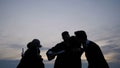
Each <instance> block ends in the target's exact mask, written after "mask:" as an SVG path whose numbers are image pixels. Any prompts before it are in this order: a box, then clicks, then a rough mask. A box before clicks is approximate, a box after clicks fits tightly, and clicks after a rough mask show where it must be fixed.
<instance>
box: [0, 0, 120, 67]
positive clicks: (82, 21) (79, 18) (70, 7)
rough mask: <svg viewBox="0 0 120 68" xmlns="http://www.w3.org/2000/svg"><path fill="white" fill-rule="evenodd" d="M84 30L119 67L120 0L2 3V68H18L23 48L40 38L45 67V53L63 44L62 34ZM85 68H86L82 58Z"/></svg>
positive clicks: (50, 64) (16, 0)
mask: <svg viewBox="0 0 120 68" xmlns="http://www.w3.org/2000/svg"><path fill="white" fill-rule="evenodd" d="M77 30H85V31H86V33H87V35H88V39H89V40H92V41H94V42H96V43H97V44H98V45H99V46H100V48H101V50H102V52H103V54H104V56H105V59H106V61H107V62H108V64H109V66H110V68H119V67H120V0H0V68H16V66H17V64H18V63H19V61H20V59H21V49H22V48H24V49H25V50H26V49H27V48H26V45H27V43H28V42H30V41H32V40H33V39H34V38H37V39H39V40H40V41H41V44H42V45H43V47H42V48H41V55H42V57H43V59H44V63H45V66H46V68H52V67H53V65H54V60H53V61H48V60H47V58H46V54H45V53H46V51H47V50H48V49H49V48H51V47H53V46H55V45H56V44H57V43H59V42H61V41H62V37H61V33H62V32H63V31H69V33H70V35H74V31H77ZM82 62H83V68H87V61H86V59H85V56H84V55H83V56H82Z"/></svg>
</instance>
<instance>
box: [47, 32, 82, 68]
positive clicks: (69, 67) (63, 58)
mask: <svg viewBox="0 0 120 68" xmlns="http://www.w3.org/2000/svg"><path fill="white" fill-rule="evenodd" d="M62 38H63V41H62V42H60V43H58V44H57V45H56V46H54V47H52V48H51V49H49V50H48V51H47V57H48V60H52V59H54V57H55V56H57V57H56V60H55V64H54V68H81V59H80V57H81V54H82V50H81V48H80V46H79V45H78V44H77V43H76V39H75V37H70V35H69V33H68V32H67V31H65V32H63V33H62Z"/></svg>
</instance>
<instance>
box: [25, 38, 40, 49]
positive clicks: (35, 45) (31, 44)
mask: <svg viewBox="0 0 120 68" xmlns="http://www.w3.org/2000/svg"><path fill="white" fill-rule="evenodd" d="M27 47H28V48H29V49H32V48H39V47H42V45H41V44H40V41H39V40H38V39H33V40H32V41H31V42H29V43H28V44H27Z"/></svg>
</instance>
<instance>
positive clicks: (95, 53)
mask: <svg viewBox="0 0 120 68" xmlns="http://www.w3.org/2000/svg"><path fill="white" fill-rule="evenodd" d="M75 35H76V37H77V39H78V41H79V42H80V43H81V45H82V46H83V48H84V50H85V56H86V58H87V61H88V68H109V66H108V64H107V62H106V60H105V58H104V55H103V53H102V51H101V49H100V47H99V46H98V45H97V44H96V43H95V42H93V41H90V40H88V39H87V35H86V32H85V31H83V30H81V31H76V32H75Z"/></svg>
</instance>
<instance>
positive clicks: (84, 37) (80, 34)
mask: <svg viewBox="0 0 120 68" xmlns="http://www.w3.org/2000/svg"><path fill="white" fill-rule="evenodd" d="M74 34H75V36H76V38H77V39H78V40H79V41H80V42H85V41H86V40H87V34H86V32H85V31H83V30H80V31H75V32H74Z"/></svg>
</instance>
